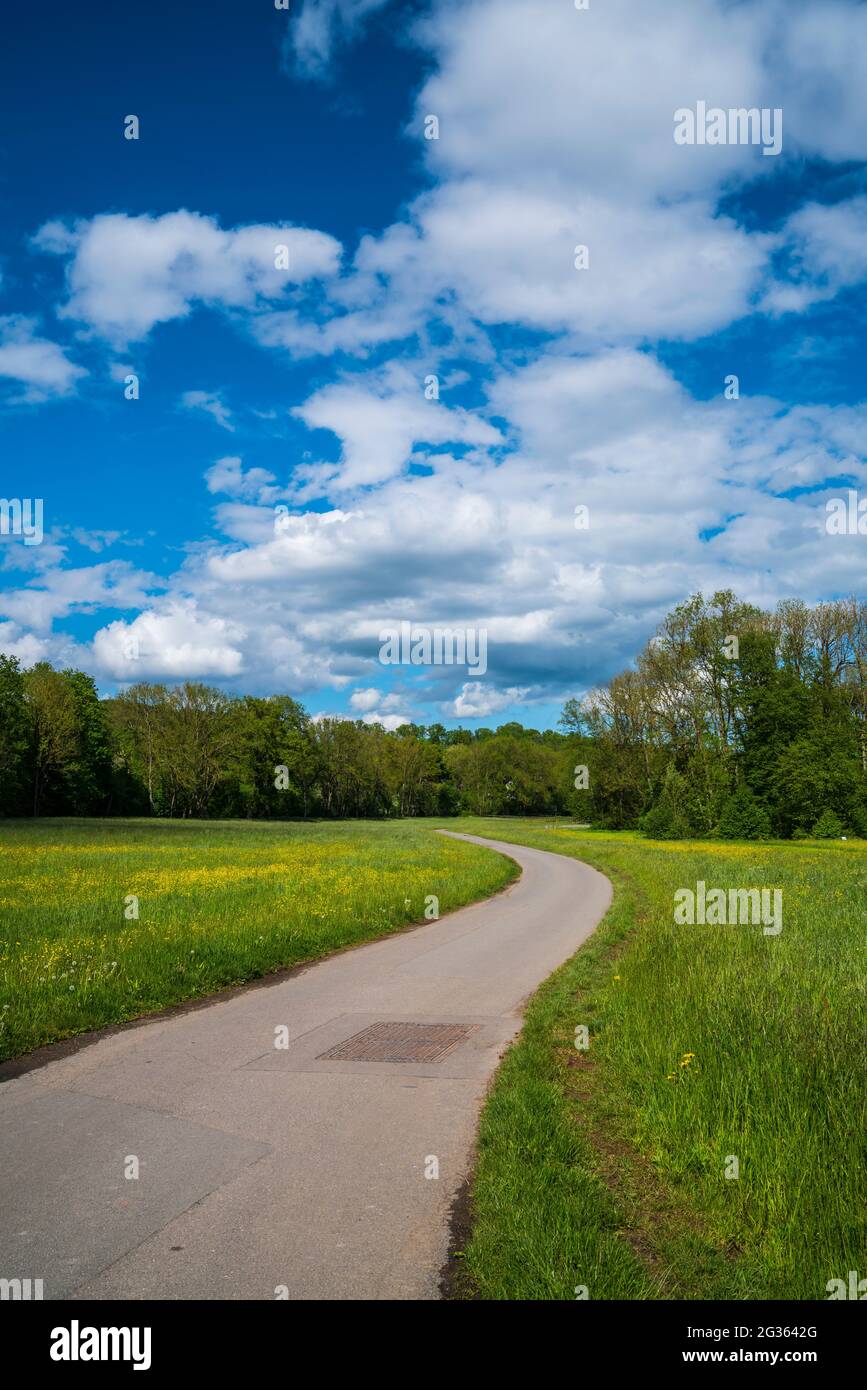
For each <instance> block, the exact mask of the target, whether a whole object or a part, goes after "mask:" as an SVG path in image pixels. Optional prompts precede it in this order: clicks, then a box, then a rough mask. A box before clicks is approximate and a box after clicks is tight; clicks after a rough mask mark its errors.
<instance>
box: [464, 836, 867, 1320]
mask: <svg viewBox="0 0 867 1390" xmlns="http://www.w3.org/2000/svg"><path fill="white" fill-rule="evenodd" d="M463 828H465V829H466V830H469V831H473V832H475V833H477V834H484V835H490V836H493V837H495V838H498V839H501V840H508V841H512V842H515V843H520V844H527V845H535V846H537V847H538V848H541V849H550V850H555V851H556V852H558V853H561V854H567V855H574V856H575V857H577V858H580V859H583V860H585V861H587V862H589V863H592V864H594V865H596V866H597V867H598V868H601V869H602V870H603V871H604V872H605V873H607V874H608V875H609V877H610V878H611V879H612V880H613V881H614V883H615V888H616V893H615V901H614V904H613V907H612V910H611V912H610V913H609V914H608V917H607V918H606V920H605V922H604V923H603V924H602V926H601V927H600V928H599V929H598V930H597V932H596V933H595V935H594V937H593V938H591V940H590V942H588V944H587V945H586V946H585V947H584V948H583V949H582V950H581V951H580V952H579V953H578V954H577V956H575V957H574V958H573V960H572V961H570V962H569V963H568V964H567V965H566V966H564V967H563V968H562V969H561V970H560V971H558V972H557V973H556V974H555V975H554V976H553V977H552V978H551V979H550V980H549V981H548V982H547V983H546V985H545V986H543V988H542V990H541V991H540V992H539V993H538V995H537V996H536V997H535V998H534V1000H533V1002H532V1004H531V1006H530V1009H529V1011H528V1015H527V1021H526V1026H525V1029H524V1032H523V1034H522V1037H521V1040H520V1042H519V1043H518V1045H517V1046H516V1047H515V1048H513V1049H512V1051H511V1052H510V1054H509V1055H508V1057H507V1059H506V1061H505V1063H504V1065H503V1067H502V1068H501V1070H500V1072H499V1074H498V1077H497V1079H496V1081H495V1084H494V1087H493V1089H492V1092H491V1095H490V1097H489V1099H488V1102H487V1105H486V1108H485V1110H484V1113H483V1118H482V1126H481V1133H480V1145H479V1164H478V1171H477V1174H476V1180H475V1187H474V1193H473V1200H474V1206H475V1218H476V1219H475V1228H474V1233H473V1236H472V1239H471V1240H470V1242H469V1243H468V1246H467V1249H466V1251H465V1252H463V1256H464V1258H463V1267H464V1269H465V1271H466V1273H465V1279H464V1284H465V1292H466V1294H467V1295H468V1296H475V1297H481V1298H494V1299H519V1298H524V1299H527V1298H529V1299H544V1298H554V1299H574V1298H575V1297H576V1296H577V1295H576V1292H575V1291H576V1289H578V1288H580V1286H586V1288H587V1290H588V1294H589V1297H590V1298H660V1297H662V1298H735V1299H754V1298H772V1299H781V1298H795V1299H822V1298H827V1297H828V1294H827V1292H826V1285H827V1282H828V1281H829V1280H830V1279H833V1278H838V1277H839V1278H846V1276H847V1272H848V1271H849V1270H852V1269H855V1270H860V1271H861V1274H862V1277H863V1275H864V1273H865V1272H867V1239H865V1203H864V1192H865V1183H864V1180H865V1154H864V1133H865V1094H867V1087H865V1078H864V1024H865V1007H864V1004H865V970H864V966H865V953H864V946H865V910H864V905H865V888H867V854H865V849H867V846H865V844H864V843H863V842H860V843H859V842H851V841H850V842H847V843H842V842H835V843H832V844H827V843H818V842H808V843H804V842H800V843H796V844H789V843H787V844H749V845H723V844H719V843H706V844H702V843H666V844H655V843H652V842H648V841H644V840H642V839H640V838H638V837H637V836H634V835H626V834H624V835H616V834H605V833H598V832H595V833H594V832H581V831H576V830H570V829H565V828H552V829H546V828H545V824H544V822H539V821H524V822H521V821H504V820H499V819H497V820H492V821H473V822H465V823H463ZM700 879H703V880H705V881H706V883H707V885H708V887H709V888H710V887H712V886H714V887H724V888H729V887H738V888H741V887H743V888H747V887H759V888H761V887H769V888H777V887H778V888H780V889H781V890H782V902H783V929H782V931H781V932H780V934H779V935H778V936H766V935H764V934H763V932H762V929H761V926H758V927H755V926H749V925H740V926H675V925H674V917H673V895H674V892H675V891H676V890H677V889H678V888H684V887H692V888H695V885H696V882H697V881H698V880H700ZM581 1024H584V1025H587V1026H588V1027H589V1030H590V1047H589V1050H587V1051H579V1050H578V1049H576V1047H575V1028H576V1025H581ZM733 1157H734V1158H736V1159H737V1162H738V1172H739V1176H738V1177H736V1178H735V1177H727V1176H726V1173H727V1172H728V1173H733V1172H734V1171H735V1167H734V1164H733V1163H732V1158H733Z"/></svg>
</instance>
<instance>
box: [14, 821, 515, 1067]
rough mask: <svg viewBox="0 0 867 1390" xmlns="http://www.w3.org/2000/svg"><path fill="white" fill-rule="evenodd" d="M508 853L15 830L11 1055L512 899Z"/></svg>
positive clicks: (355, 841) (210, 825)
mask: <svg viewBox="0 0 867 1390" xmlns="http://www.w3.org/2000/svg"><path fill="white" fill-rule="evenodd" d="M515 872H516V870H515V866H514V865H513V864H512V863H510V862H509V861H508V860H505V859H503V858H502V857H501V856H499V855H494V854H491V853H490V852H489V851H487V850H483V849H478V848H476V847H475V846H474V845H468V844H464V843H462V842H461V841H456V840H449V839H446V837H445V836H442V835H432V834H431V833H430V830H429V829H425V828H423V827H421V826H419V825H418V824H417V823H415V822H412V821H402V822H398V823H388V822H383V821H368V822H357V821H356V822H348V821H343V822H318V823H315V824H309V825H303V824H298V823H294V822H291V823H290V822H270V823H268V822H251V821H165V820H55V821H51V820H37V821H17V822H5V823H3V824H2V825H0V1057H7V1058H8V1057H13V1056H16V1055H17V1054H19V1053H22V1052H26V1051H29V1050H30V1049H32V1048H34V1047H38V1046H39V1045H40V1044H42V1043H48V1042H53V1041H55V1040H56V1039H58V1038H65V1037H69V1036H70V1035H72V1034H75V1033H81V1032H84V1031H87V1030H89V1029H93V1028H101V1027H104V1026H106V1025H107V1024H112V1023H120V1022H122V1021H124V1020H126V1019H131V1018H136V1017H138V1016H139V1015H142V1014H147V1013H152V1012H154V1011H156V1010H159V1009H162V1008H164V1007H166V1006H167V1005H170V1004H177V1003H180V1002H181V1001H182V1000H185V999H190V998H192V997H194V996H198V995H206V994H211V993H213V992H214V991H215V990H219V989H222V988H224V987H226V986H229V985H235V984H240V983H242V982H243V981H245V980H251V979H254V978H255V977H257V976H260V975H264V974H267V972H268V971H272V970H277V969H280V968H281V967H285V966H292V965H298V964H300V963H301V962H303V961H309V960H315V959H317V958H318V957H321V956H324V955H327V954H328V953H329V952H330V951H335V950H338V949H340V948H341V947H345V946H351V945H355V944H357V943H358V942H361V941H370V940H373V939H374V938H375V937H380V936H386V935H388V934H389V933H390V932H395V931H400V930H401V929H402V928H404V927H406V926H408V925H409V924H411V923H413V922H422V921H424V920H425V910H426V906H427V907H428V908H429V909H432V907H433V905H432V904H426V899H427V898H428V897H437V898H438V899H439V904H438V906H439V911H440V912H441V913H443V912H448V911H451V910H452V909H454V908H456V907H462V906H463V905H464V904H465V903H468V902H471V901H473V900H474V899H476V898H482V897H487V896H488V895H489V894H491V893H494V892H496V891H497V890H498V889H500V888H502V887H503V886H504V885H505V884H507V883H509V882H510V881H511V880H512V878H513V877H514V876H515Z"/></svg>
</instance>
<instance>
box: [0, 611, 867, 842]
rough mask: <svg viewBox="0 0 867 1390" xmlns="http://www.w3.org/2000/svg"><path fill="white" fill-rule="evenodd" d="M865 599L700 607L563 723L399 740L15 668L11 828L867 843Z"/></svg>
mask: <svg viewBox="0 0 867 1390" xmlns="http://www.w3.org/2000/svg"><path fill="white" fill-rule="evenodd" d="M865 677H867V605H865V604H864V603H863V602H860V601H858V600H856V599H854V598H853V599H847V600H840V601H835V602H832V603H824V604H819V605H817V606H816V607H813V608H810V607H808V606H807V605H806V604H804V603H801V602H798V601H794V600H790V601H786V602H784V603H781V604H779V605H778V607H777V608H776V609H775V610H774V611H773V612H766V611H764V610H762V609H759V608H757V607H754V606H752V605H750V604H746V603H743V602H741V601H739V600H738V599H736V598H735V596H734V595H733V594H732V593H731V592H729V591H723V592H720V593H717V594H714V595H712V596H711V597H709V598H705V597H704V596H702V595H696V596H694V597H693V598H691V599H689V600H688V601H687V602H686V603H684V604H681V605H680V606H678V607H677V608H676V609H675V610H674V611H673V612H672V613H671V614H669V616H668V617H667V618H666V619H665V620H664V622H663V623H662V624H661V626H660V628H659V630H658V631H657V632H656V634H655V635H654V636H653V637H652V638H651V640H650V641H649V642H648V643H647V645H646V647H645V648H644V650H643V651H642V652H641V653H640V654H639V656H638V657H637V659H636V660H635V662H634V663H633V664H632V665H631V666H630V667H629V668H628V669H627V670H625V671H623V672H622V673H620V674H619V675H617V676H615V677H614V678H613V679H612V680H611V681H609V682H608V683H607V684H606V685H604V686H603V687H600V688H599V689H597V690H594V691H592V692H591V693H590V694H589V695H587V696H585V697H584V698H582V699H578V698H575V699H570V700H568V701H567V702H566V705H565V708H564V710H563V716H562V719H561V721H560V723H561V728H560V729H559V730H556V731H555V730H546V731H544V732H542V731H540V730H537V729H527V728H524V727H523V726H522V725H521V724H519V723H508V724H503V725H501V726H500V727H499V728H497V729H487V728H480V729H476V730H474V731H469V730H466V729H462V728H459V729H446V728H445V727H444V726H443V725H442V724H438V723H437V724H431V725H428V726H423V725H418V724H405V725H403V726H401V727H400V728H398V729H396V730H394V731H386V730H385V729H384V728H383V727H382V726H381V725H379V724H365V723H363V722H362V721H360V720H349V719H336V718H325V719H316V720H314V719H311V718H310V716H309V715H308V713H307V712H306V711H305V709H304V708H303V706H302V705H300V704H299V703H298V702H297V701H296V700H294V699H292V698H291V697H290V696H288V695H276V696H272V697H268V698H260V697H255V696H250V695H244V696H232V695H228V694H226V693H225V692H223V691H221V690H219V689H216V688H214V687H211V686H208V685H203V684H200V683H197V682H185V683H184V684H182V685H179V686H173V687H170V686H166V685H162V684H155V683H150V682H142V683H140V684H137V685H133V686H131V687H130V688H129V689H127V690H125V691H123V692H121V693H120V694H118V695H115V696H113V697H111V698H108V699H100V697H99V694H98V691H97V688H96V685H95V683H94V681H93V680H92V678H91V677H90V676H88V675H86V674H85V673H84V672H82V671H75V670H63V671H57V670H55V669H54V668H53V667H52V666H51V665H49V664H48V663H47V662H40V663H38V664H37V665H35V666H33V667H31V668H30V669H29V670H22V669H21V666H20V664H19V662H18V661H17V659H16V658H14V657H11V656H2V655H0V814H3V815H7V816H28V815H30V816H39V815H75V816H91V815H118V816H130V815H145V816H147V815H153V816H173V817H191V816H192V817H215V818H216V817H220V818H222V817H232V818H241V817H252V818H267V819H294V818H301V817H311V818H312V817H330V818H343V817H388V816H395V817H399V816H423V815H433V816H440V815H459V814H461V813H470V814H475V815H566V816H569V817H572V818H574V819H576V820H579V821H581V822H588V823H590V824H593V825H598V826H601V827H608V828H612V829H636V828H637V829H641V830H644V831H645V832H646V833H647V834H649V835H653V836H655V837H662V838H675V837H677V838H680V837H690V836H705V835H722V836H728V837H731V838H763V837H767V836H770V835H775V836H782V837H789V836H792V835H795V836H798V835H804V834H813V833H818V834H820V835H835V834H841V833H846V832H847V831H848V832H850V833H856V834H867V681H865Z"/></svg>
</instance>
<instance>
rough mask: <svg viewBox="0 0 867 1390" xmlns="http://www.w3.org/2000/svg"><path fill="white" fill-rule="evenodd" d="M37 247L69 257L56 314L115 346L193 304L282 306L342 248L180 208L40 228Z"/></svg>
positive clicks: (286, 228)
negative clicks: (64, 293) (64, 295)
mask: <svg viewBox="0 0 867 1390" xmlns="http://www.w3.org/2000/svg"><path fill="white" fill-rule="evenodd" d="M34 241H35V245H36V247H37V248H38V249H40V250H42V251H46V252H49V253H52V254H55V255H65V256H71V260H70V262H69V265H68V268H67V281H68V287H69V298H68V300H67V302H66V304H65V306H64V307H63V308H62V310H61V311H60V312H61V313H62V314H63V315H64V316H65V317H67V318H72V319H78V320H80V321H81V322H83V323H85V324H86V325H88V326H89V327H90V328H91V329H93V331H94V332H96V333H98V334H100V335H101V336H102V337H104V338H106V339H107V340H108V341H109V342H111V343H113V344H114V345H115V346H117V347H122V346H124V345H126V344H127V343H131V342H138V341H140V340H141V339H143V338H145V337H146V336H147V334H148V333H149V332H150V330H151V329H152V328H153V327H154V326H155V325H156V324H158V323H165V322H168V321H169V320H171V319H179V318H185V317H186V316H187V315H188V314H189V313H190V312H191V310H192V308H193V307H194V306H195V305H196V304H205V305H209V306H211V307H215V308H221V309H223V310H232V309H247V310H253V309H255V308H256V307H257V305H261V304H264V303H273V302H275V301H280V300H282V299H284V298H285V297H286V295H287V293H288V291H289V290H290V289H291V287H292V286H295V285H300V284H304V283H305V282H307V281H310V280H315V279H319V278H323V277H327V276H330V275H333V274H334V272H335V270H336V269H337V265H338V261H339V256H340V244H339V243H338V242H337V241H335V240H334V238H333V237H330V236H327V235H326V234H325V233H324V232H317V231H308V230H307V229H305V228H300V227H293V226H290V225H288V224H284V225H278V226H261V225H257V226H247V227H238V228H236V229H233V230H227V231H224V230H223V229H222V228H221V227H220V226H219V224H218V223H217V221H216V219H215V218H212V217H204V216H202V215H201V214H200V213H195V212H187V211H185V210H183V209H182V210H180V211H179V212H171V213H165V214H164V215H163V216H161V217H151V216H148V215H142V216H138V217H131V216H128V215H127V214H125V213H104V214H101V215H99V216H97V217H94V218H93V219H92V220H91V221H89V222H88V221H79V222H76V223H74V224H73V225H71V226H66V225H65V224H61V223H47V224H46V225H45V226H44V227H42V229H41V230H40V231H39V233H38V234H37V236H36V237H35V239H34ZM281 246H284V247H287V248H288V259H289V268H288V269H287V270H284V269H278V268H277V261H278V260H279V255H278V248H279V247H281Z"/></svg>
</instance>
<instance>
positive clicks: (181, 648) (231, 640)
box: [93, 600, 245, 681]
mask: <svg viewBox="0 0 867 1390" xmlns="http://www.w3.org/2000/svg"><path fill="white" fill-rule="evenodd" d="M244 636H245V629H244V628H243V627H242V626H241V625H240V624H239V623H237V622H233V621H230V620H227V619H225V618H221V617H216V616H212V615H207V614H203V613H201V612H199V611H198V608H197V606H196V604H195V602H194V601H192V600H186V601H183V600H175V601H173V602H169V603H167V604H166V605H165V607H164V608H162V609H148V610H146V611H145V612H143V613H140V614H139V615H138V617H137V618H135V619H134V620H133V621H132V622H129V623H128V622H125V621H123V620H121V619H119V620H118V621H117V622H113V623H109V624H108V626H107V627H103V628H100V630H99V631H98V632H97V633H96V635H95V637H94V639H93V653H94V656H95V658H96V661H97V663H98V665H99V668H100V670H101V671H103V672H104V673H106V674H107V675H110V676H114V677H115V678H116V679H117V680H120V681H136V680H139V679H141V678H142V677H144V676H145V675H147V676H149V677H166V678H170V679H174V680H186V679H196V678H197V677H209V678H211V679H213V678H215V677H216V678H219V677H229V676H236V675H238V674H239V673H240V672H241V670H242V669H243V660H244V659H243V654H242V651H241V645H240V644H241V643H242V642H243V639H244Z"/></svg>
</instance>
